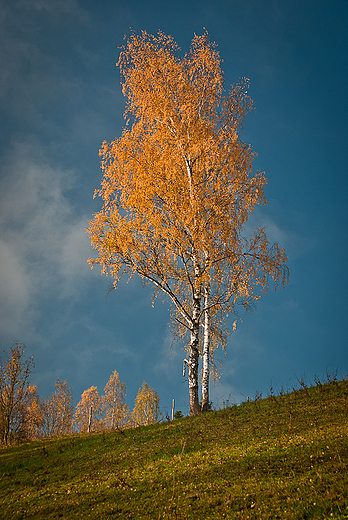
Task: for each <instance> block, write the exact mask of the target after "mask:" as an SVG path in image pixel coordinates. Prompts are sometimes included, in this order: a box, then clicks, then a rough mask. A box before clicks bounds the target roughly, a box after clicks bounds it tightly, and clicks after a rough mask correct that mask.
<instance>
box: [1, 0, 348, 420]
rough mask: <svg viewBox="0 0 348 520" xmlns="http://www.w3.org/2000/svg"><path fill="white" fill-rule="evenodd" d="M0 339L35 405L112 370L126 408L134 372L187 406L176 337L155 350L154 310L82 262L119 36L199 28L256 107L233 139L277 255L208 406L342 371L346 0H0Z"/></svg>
mask: <svg viewBox="0 0 348 520" xmlns="http://www.w3.org/2000/svg"><path fill="white" fill-rule="evenodd" d="M0 7H1V9H0V26H1V34H2V38H1V47H0V59H1V77H0V117H1V127H0V154H1V160H0V347H1V348H2V349H3V348H4V349H8V348H9V346H10V345H11V344H12V343H13V340H15V339H16V340H18V341H20V342H22V343H25V344H26V345H27V353H28V354H32V355H34V359H35V362H36V369H37V371H36V372H35V374H34V376H33V383H36V384H37V386H38V391H39V393H40V395H42V397H44V396H45V395H47V394H49V393H51V392H52V391H53V389H54V381H55V379H56V378H57V377H59V378H61V379H67V380H68V383H69V384H70V386H71V387H72V389H73V393H74V398H75V401H77V400H78V399H79V397H80V395H81V393H82V392H83V390H85V389H87V388H89V387H90V386H91V385H97V386H98V389H99V391H100V392H102V391H103V388H104V386H105V384H106V382H107V380H108V379H109V376H110V375H111V373H112V371H113V370H117V371H118V372H119V374H120V377H121V379H122V380H123V381H124V382H125V384H126V387H127V394H128V404H129V405H130V407H133V403H134V398H135V395H136V392H137V390H138V388H139V387H140V385H141V383H142V381H143V380H145V381H146V382H147V383H148V384H150V385H151V386H153V387H154V388H155V390H157V392H158V393H159V395H160V397H161V405H162V407H163V408H164V407H168V410H169V408H170V405H171V400H172V398H175V399H176V402H177V407H178V408H180V409H182V410H183V411H184V412H187V382H183V380H182V368H181V367H182V359H183V357H184V355H183V352H182V351H181V349H180V346H178V345H176V346H174V349H173V352H172V353H170V346H171V338H170V334H169V331H168V327H167V324H168V320H169V315H168V305H166V304H164V305H162V304H161V300H160V299H158V300H157V303H156V306H155V308H154V309H153V308H152V307H151V297H152V291H151V288H147V289H144V288H143V287H142V286H141V284H140V282H139V281H138V280H134V281H132V282H131V283H129V284H127V283H126V281H124V282H122V283H121V285H120V287H119V289H118V290H117V291H115V292H113V293H112V294H111V295H110V297H108V298H107V299H106V294H107V290H108V281H107V280H106V279H105V278H104V277H101V276H100V275H99V273H98V272H97V271H96V270H94V271H93V272H91V271H90V268H89V266H88V265H87V263H86V260H87V258H88V257H89V256H90V255H91V250H90V246H89V239H88V236H87V235H86V234H85V231H84V229H85V227H86V225H87V223H88V220H89V219H90V218H91V217H92V214H93V213H94V212H96V211H98V210H99V208H100V200H98V199H97V200H92V195H93V192H94V189H95V188H98V186H99V184H100V180H101V171H100V169H99V156H98V150H99V147H100V144H101V142H102V141H103V140H111V139H113V138H114V137H117V136H119V135H120V132H121V129H122V125H123V111H124V98H123V96H122V94H121V88H120V76H119V72H118V69H117V68H116V67H115V63H116V61H117V59H118V54H119V50H118V47H120V46H121V45H122V44H123V37H124V35H125V34H127V33H128V34H129V32H130V27H131V28H132V29H133V30H134V31H135V32H140V31H141V30H143V29H144V30H146V31H148V32H150V33H154V32H157V30H159V29H160V30H162V31H163V32H165V33H169V34H171V35H172V36H173V37H174V38H175V40H176V41H177V43H178V44H179V46H180V47H181V49H182V52H183V53H184V52H186V51H187V50H188V48H189V45H190V41H191V39H192V37H193V35H194V33H197V34H201V33H202V31H203V30H204V29H203V28H206V29H207V30H208V32H209V33H210V35H211V38H212V39H213V40H214V41H216V42H217V44H218V49H219V51H220V54H221V57H222V59H223V60H224V62H223V69H224V72H225V79H226V86H227V87H228V86H229V85H230V84H231V83H233V82H236V81H237V80H238V78H239V77H248V78H249V79H250V83H251V88H250V95H251V97H252V98H253V99H254V102H255V106H256V112H252V113H251V114H249V115H248V117H247V120H246V126H245V130H244V134H243V138H244V140H245V141H246V142H248V143H251V144H252V146H253V148H254V150H256V151H257V152H258V154H259V155H258V158H257V159H256V161H255V169H259V170H265V172H266V175H267V177H268V179H269V186H268V187H267V189H266V196H267V197H268V200H269V203H268V205H267V206H266V207H263V208H260V209H258V210H257V211H256V212H255V214H254V215H253V217H252V219H251V221H250V229H251V228H252V227H256V226H258V225H260V224H261V225H266V226H267V233H268V236H269V238H270V239H271V240H273V241H279V242H280V243H281V244H282V245H283V246H284V247H285V248H286V251H287V253H288V256H289V267H290V284H289V286H288V287H287V288H286V289H285V290H278V291H276V292H274V291H270V293H269V294H268V295H267V296H266V297H264V298H263V299H262V300H261V302H260V305H259V306H258V308H257V309H256V311H255V312H254V313H253V314H250V315H247V316H242V322H239V323H238V326H237V331H236V332H235V333H234V334H233V335H232V336H231V337H230V340H229V345H228V349H227V355H226V358H224V357H223V355H222V354H221V355H220V358H221V359H222V360H223V362H224V363H225V367H224V368H223V369H222V371H221V383H220V384H219V385H217V386H215V387H214V386H212V388H211V394H212V398H213V401H214V404H215V405H219V404H221V402H222V399H230V400H233V399H235V401H236V402H239V401H241V400H243V399H244V398H246V397H247V396H250V397H253V396H254V394H255V392H256V390H260V391H262V392H263V393H264V394H266V393H267V391H268V389H269V387H270V385H273V386H274V387H275V388H276V389H277V388H278V389H279V388H280V387H281V385H284V386H285V387H286V386H287V385H288V386H291V385H292V384H295V382H296V377H301V376H302V375H303V374H306V375H307V379H308V381H310V380H311V379H312V378H313V376H314V374H315V373H317V374H319V375H322V374H323V373H325V371H326V369H327V368H328V369H329V370H334V369H338V370H339V372H340V375H341V376H342V377H343V376H345V375H346V374H347V371H348V349H347V332H346V329H347V296H346V294H347V275H346V266H347V202H346V201H347V126H348V125H347V112H348V111H347V92H348V64H347V56H348V44H347V22H348V19H347V18H348V16H347V15H348V4H347V2H346V1H338V0H331V1H330V2H328V1H321V0H316V1H314V0H308V1H306V2H303V0H302V1H300V0H269V1H268V0H267V1H264V2H260V1H259V0H243V1H242V0H214V1H204V0H200V1H198V0H194V1H190V2H187V1H186V2H183V1H179V2H171V3H169V2H159V1H154V2H151V1H150V2H147V3H145V2H142V1H138V2H137V1H131V0H130V1H127V2H119V1H104V2H97V1H95V0H89V1H83V0H81V1H78V0H12V1H11V2H8V1H1V2H0Z"/></svg>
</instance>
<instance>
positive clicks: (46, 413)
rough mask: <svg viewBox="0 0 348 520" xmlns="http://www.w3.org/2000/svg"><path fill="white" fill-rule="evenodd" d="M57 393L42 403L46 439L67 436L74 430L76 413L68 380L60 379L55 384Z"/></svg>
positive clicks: (43, 427)
mask: <svg viewBox="0 0 348 520" xmlns="http://www.w3.org/2000/svg"><path fill="white" fill-rule="evenodd" d="M55 388H56V389H55V391H54V392H53V394H52V395H51V396H48V397H46V398H45V399H44V400H43V401H42V403H41V408H42V415H43V422H42V431H43V434H44V435H45V436H46V437H51V436H55V435H67V434H69V433H70V432H71V430H72V418H73V413H74V407H73V399H72V391H71V388H70V387H69V385H68V382H67V380H65V381H61V380H60V379H59V378H58V379H57V380H56V382H55Z"/></svg>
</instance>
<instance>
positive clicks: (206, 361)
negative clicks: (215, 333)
mask: <svg viewBox="0 0 348 520" xmlns="http://www.w3.org/2000/svg"><path fill="white" fill-rule="evenodd" d="M209 292H210V291H209V285H207V286H206V287H205V288H204V307H205V311H204V336H203V376H202V412H207V411H208V410H209V374H210V329H209V327H210V321H209V309H208V307H209Z"/></svg>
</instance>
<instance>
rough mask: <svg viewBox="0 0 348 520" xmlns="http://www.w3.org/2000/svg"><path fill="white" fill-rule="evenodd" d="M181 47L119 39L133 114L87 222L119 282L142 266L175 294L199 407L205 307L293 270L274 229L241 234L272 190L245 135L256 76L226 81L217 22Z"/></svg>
mask: <svg viewBox="0 0 348 520" xmlns="http://www.w3.org/2000/svg"><path fill="white" fill-rule="evenodd" d="M178 51H179V49H178V47H177V45H176V43H175V41H174V40H173V38H172V37H171V36H166V35H164V34H163V33H161V32H159V33H158V34H157V35H155V36H153V35H149V34H148V33H146V32H145V31H143V32H142V34H141V35H135V34H132V35H131V36H130V38H129V39H128V41H127V43H126V45H125V46H124V47H123V49H122V51H121V54H120V58H119V61H118V66H119V67H120V71H121V75H122V82H123V93H124V95H125V96H126V98H127V104H126V111H125V119H126V126H125V128H124V130H123V133H122V136H121V137H120V138H118V139H115V140H114V141H112V142H111V143H107V142H104V143H103V145H102V148H101V150H100V155H101V158H102V160H101V167H102V169H103V179H102V183H101V188H100V189H99V190H97V191H96V193H95V195H99V196H101V198H102V200H103V206H102V209H101V211H100V212H99V213H97V214H96V215H95V216H94V218H93V219H92V221H91V222H90V225H89V228H88V231H89V234H90V237H91V243H92V246H93V247H94V249H96V250H97V252H98V255H97V257H96V258H94V259H90V260H89V262H90V264H91V267H93V266H95V265H96V264H99V265H100V266H101V268H102V273H105V274H108V275H110V276H111V277H112V278H113V282H114V287H115V288H116V287H117V284H118V282H119V280H120V279H121V277H122V276H123V275H126V276H128V277H132V276H134V275H135V274H137V275H139V276H140V277H141V278H142V279H143V280H144V281H145V282H147V283H152V284H153V285H154V288H155V292H156V291H162V292H164V293H165V295H166V296H167V297H168V298H169V300H170V301H171V303H172V305H173V308H174V314H175V319H176V320H177V321H178V322H180V324H181V325H182V326H183V327H185V328H186V329H187V332H188V342H187V344H186V350H187V359H185V367H187V368H188V385H189V405H190V414H191V415H192V414H197V413H199V411H200V407H199V393H198V373H199V356H200V328H201V323H202V320H203V316H206V317H208V314H207V312H210V315H214V311H213V309H214V308H216V309H218V312H221V309H224V310H223V311H222V312H224V313H226V314H228V312H229V311H231V310H232V309H233V306H234V305H235V304H237V302H238V301H240V302H243V305H244V306H245V307H248V306H250V305H252V303H253V302H255V301H256V300H257V299H258V298H259V297H260V296H261V295H262V294H263V293H264V292H265V291H266V290H267V288H268V284H269V281H270V280H271V281H273V282H274V284H275V285H277V284H279V283H281V284H285V283H286V282H287V276H288V272H287V267H286V261H287V258H286V255H285V252H284V250H283V249H282V248H281V247H280V246H279V245H278V244H274V245H272V246H271V245H270V244H269V243H268V240H267V236H266V233H265V230H263V229H257V230H256V231H255V233H254V234H253V235H252V236H251V237H249V238H245V237H243V234H242V232H243V226H244V224H245V223H246V221H247V219H248V216H249V215H250V213H252V211H253V209H254V207H255V206H256V205H257V204H265V202H266V199H265V195H264V187H265V185H266V182H267V180H266V178H265V176H264V174H263V173H256V174H255V175H252V161H253V159H254V156H255V154H254V152H253V151H252V149H251V147H250V146H249V145H247V144H245V143H244V142H243V141H242V140H241V138H240V134H241V131H242V127H243V122H244V118H245V115H246V114H247V112H248V111H249V110H250V109H251V108H252V101H251V99H250V97H249V96H248V94H247V89H248V81H247V80H245V79H242V80H240V81H239V82H238V83H237V84H236V85H234V86H232V87H231V89H230V90H229V91H228V92H227V93H226V92H225V91H224V79H223V73H222V70H221V59H220V56H219V53H218V52H217V49H216V45H215V44H214V43H213V42H211V41H210V39H209V36H208V34H207V33H204V34H203V35H202V36H194V38H193V40H192V43H191V47H190V50H189V52H188V53H186V54H185V55H184V56H183V57H180V56H179V54H178ZM207 290H208V291H209V295H210V296H209V302H208V303H207V304H206V305H205V304H204V295H205V292H206V291H207ZM206 296H207V294H206ZM206 301H207V300H206ZM208 330H209V325H208V329H207V332H208ZM208 370H209V369H208Z"/></svg>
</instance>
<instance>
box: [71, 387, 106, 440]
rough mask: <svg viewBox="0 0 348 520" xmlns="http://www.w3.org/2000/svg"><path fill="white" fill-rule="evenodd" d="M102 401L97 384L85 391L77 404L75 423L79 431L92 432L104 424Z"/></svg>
mask: <svg viewBox="0 0 348 520" xmlns="http://www.w3.org/2000/svg"><path fill="white" fill-rule="evenodd" d="M101 413H102V402H101V399H100V395H99V392H98V389H97V387H96V386H91V387H90V388H88V389H87V390H85V391H84V392H83V394H82V395H81V399H80V401H79V402H78V403H77V405H76V409H75V414H74V417H73V424H74V426H75V427H76V428H77V429H78V431H79V432H91V431H92V430H94V431H95V430H98V429H100V428H101V426H102V421H101Z"/></svg>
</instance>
